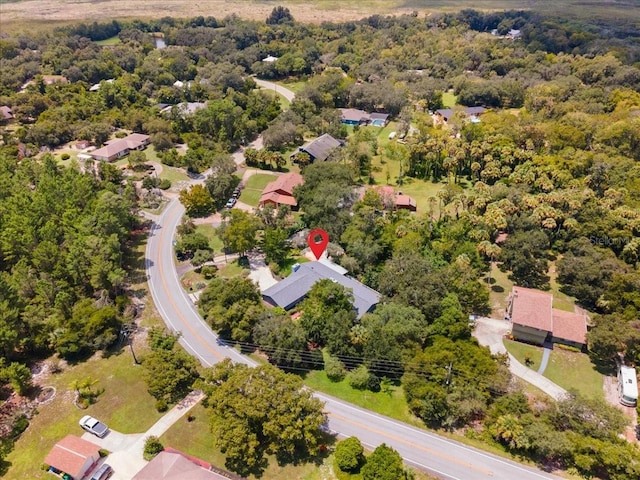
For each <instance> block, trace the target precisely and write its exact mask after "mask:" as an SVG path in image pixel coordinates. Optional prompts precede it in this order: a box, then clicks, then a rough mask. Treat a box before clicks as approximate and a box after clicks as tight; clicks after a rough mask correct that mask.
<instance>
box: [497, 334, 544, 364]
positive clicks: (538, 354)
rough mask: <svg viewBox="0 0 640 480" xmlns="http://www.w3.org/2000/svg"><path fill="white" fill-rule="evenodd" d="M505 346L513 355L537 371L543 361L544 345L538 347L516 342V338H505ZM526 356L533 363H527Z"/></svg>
mask: <svg viewBox="0 0 640 480" xmlns="http://www.w3.org/2000/svg"><path fill="white" fill-rule="evenodd" d="M504 346H505V347H507V350H508V351H509V353H510V354H511V355H513V356H514V357H516V360H518V361H519V362H520V363H521V364H523V365H525V366H528V367H529V368H531V369H532V370H535V371H537V370H538V368H539V367H540V362H541V361H542V347H536V346H535V345H529V344H527V343H522V342H516V341H514V340H504ZM526 358H529V359H530V360H531V363H529V364H527V363H526V361H525V360H526Z"/></svg>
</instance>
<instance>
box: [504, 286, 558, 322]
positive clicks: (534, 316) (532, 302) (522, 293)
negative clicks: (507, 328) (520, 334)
mask: <svg viewBox="0 0 640 480" xmlns="http://www.w3.org/2000/svg"><path fill="white" fill-rule="evenodd" d="M512 302H513V307H512V310H511V321H512V322H513V323H517V324H519V325H525V326H527V327H531V328H536V329H538V330H546V331H548V332H551V331H552V330H553V315H552V310H553V295H551V294H549V293H547V292H542V291H540V290H534V289H531V288H524V287H513V292H512Z"/></svg>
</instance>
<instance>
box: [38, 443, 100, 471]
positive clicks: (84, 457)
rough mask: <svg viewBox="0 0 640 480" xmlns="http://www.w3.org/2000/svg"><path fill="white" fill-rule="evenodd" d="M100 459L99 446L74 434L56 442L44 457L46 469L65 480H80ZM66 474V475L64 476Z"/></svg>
mask: <svg viewBox="0 0 640 480" xmlns="http://www.w3.org/2000/svg"><path fill="white" fill-rule="evenodd" d="M99 460H100V447H98V446H97V445H95V444H93V443H91V442H88V441H86V440H83V439H82V438H80V437H76V436H75V435H67V436H66V437H64V438H63V439H62V440H60V441H59V442H58V443H56V444H55V445H54V446H53V448H52V449H51V451H50V452H49V454H48V455H47V456H46V458H45V459H44V463H45V464H46V465H48V466H49V469H48V471H50V472H52V473H55V474H56V475H58V476H60V477H61V478H64V479H66V480H82V478H83V477H84V476H85V475H86V474H87V472H89V471H90V470H91V469H92V468H93V467H94V466H95V465H96V464H97V463H98V461H99ZM65 475H66V476H65Z"/></svg>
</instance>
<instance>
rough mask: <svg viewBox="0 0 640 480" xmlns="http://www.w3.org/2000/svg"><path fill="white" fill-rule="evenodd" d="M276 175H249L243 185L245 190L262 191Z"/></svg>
mask: <svg viewBox="0 0 640 480" xmlns="http://www.w3.org/2000/svg"><path fill="white" fill-rule="evenodd" d="M276 177H277V175H273V174H271V173H256V174H254V175H251V176H250V177H249V179H248V180H247V183H246V184H245V188H252V189H255V190H260V191H261V192H262V190H264V187H266V186H267V185H268V184H270V183H271V182H273V181H274V180H275V179H276Z"/></svg>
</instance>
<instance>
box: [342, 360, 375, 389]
mask: <svg viewBox="0 0 640 480" xmlns="http://www.w3.org/2000/svg"><path fill="white" fill-rule="evenodd" d="M369 377H370V374H369V369H368V368H367V366H366V365H360V366H359V367H358V368H356V369H355V370H351V371H350V372H349V373H348V374H347V381H348V382H349V385H351V387H352V388H356V389H358V390H364V389H365V388H367V387H368V386H369Z"/></svg>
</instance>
